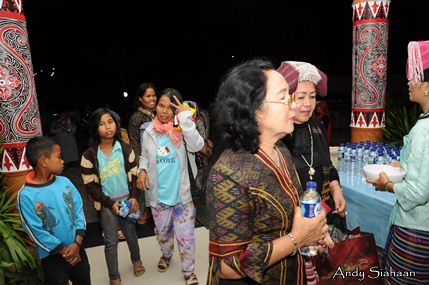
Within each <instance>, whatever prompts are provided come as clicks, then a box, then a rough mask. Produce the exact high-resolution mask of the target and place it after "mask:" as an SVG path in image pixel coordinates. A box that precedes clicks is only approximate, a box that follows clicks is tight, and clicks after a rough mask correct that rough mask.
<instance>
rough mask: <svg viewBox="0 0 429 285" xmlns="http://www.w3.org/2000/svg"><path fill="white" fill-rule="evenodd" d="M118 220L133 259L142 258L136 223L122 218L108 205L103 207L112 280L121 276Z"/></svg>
mask: <svg viewBox="0 0 429 285" xmlns="http://www.w3.org/2000/svg"><path fill="white" fill-rule="evenodd" d="M118 222H119V225H120V227H121V230H122V233H123V234H124V236H125V237H126V242H127V245H128V249H129V251H130V258H131V261H138V260H140V248H139V244H138V239H137V233H136V229H135V224H133V223H130V222H128V221H126V220H125V219H122V218H120V217H118V216H116V215H115V214H113V213H112V211H111V210H110V209H108V208H106V207H101V227H102V228H103V231H104V256H105V258H106V264H107V269H108V271H109V277H110V280H115V279H119V278H121V276H120V274H119V269H118V243H119V238H118Z"/></svg>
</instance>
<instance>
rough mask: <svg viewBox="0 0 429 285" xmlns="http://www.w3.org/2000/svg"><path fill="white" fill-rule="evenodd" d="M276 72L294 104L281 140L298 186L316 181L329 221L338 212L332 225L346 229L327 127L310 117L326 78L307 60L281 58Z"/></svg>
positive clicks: (331, 221) (325, 86) (342, 200)
mask: <svg viewBox="0 0 429 285" xmlns="http://www.w3.org/2000/svg"><path fill="white" fill-rule="evenodd" d="M277 71H278V72H279V73H280V74H282V75H283V77H284V78H285V80H286V81H287V82H288V83H289V89H290V92H291V93H292V92H293V94H294V98H295V103H296V108H295V121H294V125H295V127H294V130H293V132H291V133H289V134H288V135H286V136H285V137H284V138H283V139H282V141H283V142H284V143H285V144H286V146H287V147H288V149H289V151H290V152H291V154H292V159H293V162H294V164H295V167H296V170H297V171H298V176H299V180H300V181H301V185H305V183H306V182H307V181H315V182H316V183H317V191H318V192H319V194H320V196H321V197H322V200H323V201H325V202H326V203H327V204H328V205H329V206H330V207H331V212H330V213H329V214H328V215H327V219H328V224H331V223H333V222H334V218H335V216H334V215H337V217H338V218H339V219H338V220H336V221H335V224H336V225H337V227H339V228H340V229H341V230H343V231H345V230H346V229H347V226H346V221H345V215H346V212H345V211H346V205H347V204H346V200H345V199H344V196H343V192H342V188H341V185H340V178H339V176H338V172H337V169H336V168H335V167H334V166H333V165H332V162H331V156H330V151H329V144H328V137H327V134H326V129H325V127H324V126H323V124H322V122H320V121H319V120H317V119H315V118H314V117H313V116H312V115H313V112H314V109H315V108H316V94H319V95H320V96H326V94H327V85H328V78H327V76H326V75H325V74H324V73H323V72H322V71H320V70H319V69H318V68H316V67H315V66H314V65H312V64H310V63H307V62H298V61H284V62H283V63H282V64H281V65H280V67H279V68H278V69H277Z"/></svg>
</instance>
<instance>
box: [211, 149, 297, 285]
mask: <svg viewBox="0 0 429 285" xmlns="http://www.w3.org/2000/svg"><path fill="white" fill-rule="evenodd" d="M278 149H279V150H280V151H281V153H282V154H283V155H282V157H281V159H280V162H281V164H282V169H289V170H292V171H286V172H285V171H282V170H280V169H279V168H278V167H277V166H276V164H275V162H274V161H272V160H271V159H270V158H269V157H268V156H267V155H266V154H265V153H264V152H263V151H262V150H259V152H258V153H257V154H251V153H249V152H247V151H245V150H239V151H237V152H234V151H233V150H231V149H227V150H225V151H224V152H223V153H222V154H221V156H220V157H219V159H218V161H217V162H216V163H215V165H214V166H213V167H212V169H211V171H210V173H209V177H208V181H207V186H206V191H207V194H206V195H207V207H208V211H209V214H210V224H209V229H210V245H209V251H210V266H209V273H208V279H207V280H208V282H207V284H209V285H217V284H219V280H220V262H221V261H222V260H223V261H224V262H225V263H227V264H228V265H229V266H231V267H232V268H233V269H235V270H236V271H238V272H241V273H244V274H245V275H247V276H248V277H249V278H251V279H253V280H254V281H256V282H259V283H261V284H304V283H305V272H304V271H305V269H304V260H303V258H302V257H301V255H299V254H297V255H296V256H288V257H287V258H284V259H283V260H281V261H279V262H278V263H276V264H274V265H273V266H271V267H268V262H269V259H270V257H271V254H272V248H273V244H272V241H273V240H274V239H276V238H279V237H281V236H285V235H286V234H287V233H289V232H290V231H291V229H292V220H293V215H294V207H295V206H297V205H299V196H300V195H301V194H302V189H301V187H300V184H299V181H298V177H297V174H296V172H295V168H294V166H293V163H292V158H291V156H290V153H289V151H288V150H287V148H286V147H285V146H284V144H283V143H281V142H280V145H279V148H278Z"/></svg>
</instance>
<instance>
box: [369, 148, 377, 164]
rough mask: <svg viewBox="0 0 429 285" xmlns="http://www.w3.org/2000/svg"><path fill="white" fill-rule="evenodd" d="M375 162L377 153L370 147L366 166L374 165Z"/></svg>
mask: <svg viewBox="0 0 429 285" xmlns="http://www.w3.org/2000/svg"><path fill="white" fill-rule="evenodd" d="M376 160H377V152H376V149H375V148H374V146H372V147H371V150H370V151H369V158H368V164H375V163H376Z"/></svg>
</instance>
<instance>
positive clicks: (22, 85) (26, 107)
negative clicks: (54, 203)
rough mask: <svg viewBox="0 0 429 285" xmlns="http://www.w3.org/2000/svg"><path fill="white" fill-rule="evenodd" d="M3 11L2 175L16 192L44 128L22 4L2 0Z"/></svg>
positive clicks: (0, 56)
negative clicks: (31, 145)
mask: <svg viewBox="0 0 429 285" xmlns="http://www.w3.org/2000/svg"><path fill="white" fill-rule="evenodd" d="M0 7H1V10H0V136H1V141H0V145H1V146H2V147H3V151H2V153H1V165H0V171H1V173H2V175H3V177H5V178H6V180H5V184H6V187H12V189H11V190H12V191H16V190H19V189H20V187H21V186H22V184H23V183H24V181H25V176H26V174H27V173H28V172H29V171H30V168H31V167H30V165H29V163H28V161H27V159H26V157H25V147H26V145H27V142H28V140H30V138H32V137H35V136H41V135H42V125H41V121H40V113H39V107H38V103H37V96H36V88H35V83H34V77H33V65H32V62H31V55H30V47H29V43H28V33H27V22H26V19H25V16H24V12H23V6H22V1H21V0H8V1H7V0H0Z"/></svg>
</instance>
